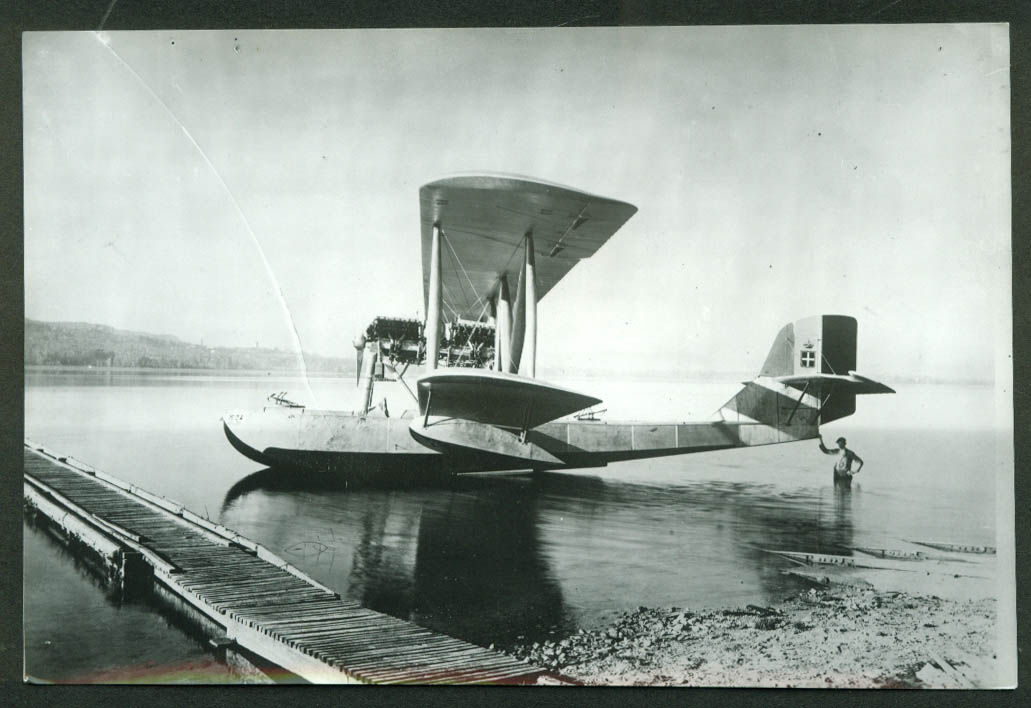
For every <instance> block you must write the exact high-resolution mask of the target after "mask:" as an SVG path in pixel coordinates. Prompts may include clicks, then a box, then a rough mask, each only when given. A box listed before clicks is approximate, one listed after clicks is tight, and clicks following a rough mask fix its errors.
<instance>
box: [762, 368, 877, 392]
mask: <svg viewBox="0 0 1031 708" xmlns="http://www.w3.org/2000/svg"><path fill="white" fill-rule="evenodd" d="M775 380H776V381H779V382H780V383H782V384H785V385H787V386H792V387H794V388H797V389H804V388H806V387H807V386H811V385H813V384H823V385H827V386H834V387H836V388H838V389H839V390H843V391H848V392H849V393H854V394H862V393H895V389H893V388H891V387H889V386H885V385H884V384H882V383H881V382H879V381H874V380H873V379H868V378H866V377H865V376H860V375H859V374H857V373H856V372H854V371H850V372H849V373H848V375H844V376H843V375H841V374H804V375H801V376H777V377H776V379H775Z"/></svg>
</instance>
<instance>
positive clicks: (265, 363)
mask: <svg viewBox="0 0 1031 708" xmlns="http://www.w3.org/2000/svg"><path fill="white" fill-rule="evenodd" d="M304 361H305V364H306V366H307V367H308V370H309V371H323V372H330V371H332V372H343V371H353V370H354V361H353V360H348V359H342V358H337V357H324V356H318V355H315V354H305V355H304ZM25 364H26V365H33V364H57V365H63V366H97V367H114V366H125V367H137V368H147V369H257V370H277V371H297V370H299V366H298V362H297V357H296V355H295V354H294V353H293V352H288V351H283V350H281V349H265V348H258V347H206V346H204V345H202V344H191V343H189V342H184V341H182V340H181V339H179V338H177V337H172V336H169V335H167V334H148V333H146V332H130V331H127V330H122V329H115V328H114V327H109V326H107V325H98V324H88V323H85V322H40V321H38V320H30V319H28V318H25Z"/></svg>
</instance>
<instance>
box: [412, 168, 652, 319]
mask: <svg viewBox="0 0 1031 708" xmlns="http://www.w3.org/2000/svg"><path fill="white" fill-rule="evenodd" d="M419 204H420V211H421V219H422V266H423V269H422V272H423V298H424V300H423V302H424V303H427V307H428V302H429V282H430V254H431V243H432V240H431V239H432V233H433V226H434V225H437V226H438V227H439V228H440V232H441V236H442V243H441V254H440V257H441V290H442V292H441V295H442V300H443V314H444V316H445V317H448V318H449V319H458V318H461V319H466V320H482V319H483V318H484V315H485V313H488V303H489V301H490V299H491V297H492V296H493V294H494V293H495V291H496V289H497V288H498V284H499V282H501V280H502V277H503V276H506V277H507V282H508V283H509V284H510V286H512V287H515V285H516V283H517V280H518V277H519V273H520V270H521V267H522V265H523V261H522V258H521V250H520V249H521V248H522V247H523V243H524V236H525V235H526V234H527V233H531V234H532V235H533V240H534V254H535V256H536V283H537V299H538V300H540V298H542V297H544V295H546V294H547V293H548V291H549V290H551V288H553V287H554V286H555V284H556V283H558V281H559V280H561V279H562V278H563V277H564V276H565V275H566V273H568V272H569V271H570V269H572V268H573V266H575V265H576V264H577V263H578V262H579V261H580V260H581V259H583V258H587V257H589V256H591V255H593V254H594V253H595V252H596V251H597V250H598V249H599V248H601V246H602V245H603V244H604V243H605V242H606V241H607V240H608V239H609V237H611V236H612V234H614V233H615V232H616V231H618V230H619V228H620V227H621V226H623V224H624V223H626V221H627V220H628V219H629V218H630V217H631V216H633V215H634V214H635V213H636V212H637V207H635V206H633V205H632V204H627V203H626V202H620V201H616V200H614V199H607V198H605V197H598V196H594V195H592V194H587V193H585V192H580V191H577V190H575V189H570V188H569V187H562V186H560V185H557V184H551V183H549V182H542V181H539V180H533V179H529V178H525V177H516V176H511V175H496V174H495V175H492V174H476V175H462V176H456V177H448V178H445V179H441V180H438V181H436V182H430V183H429V184H427V185H424V186H423V187H422V188H421V189H420V190H419Z"/></svg>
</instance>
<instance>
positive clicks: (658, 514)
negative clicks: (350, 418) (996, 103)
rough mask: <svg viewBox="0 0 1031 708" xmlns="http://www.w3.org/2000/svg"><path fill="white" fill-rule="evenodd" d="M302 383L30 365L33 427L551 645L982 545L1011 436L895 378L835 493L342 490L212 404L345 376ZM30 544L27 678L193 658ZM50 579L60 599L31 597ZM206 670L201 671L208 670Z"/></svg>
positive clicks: (806, 467) (612, 387)
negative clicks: (239, 445)
mask: <svg viewBox="0 0 1031 708" xmlns="http://www.w3.org/2000/svg"><path fill="white" fill-rule="evenodd" d="M556 383H560V384H563V383H565V384H567V385H569V386H571V387H573V388H577V389H579V390H583V391H587V392H591V393H596V394H597V395H598V396H599V397H602V398H604V399H605V401H606V406H607V407H608V408H609V413H608V414H606V417H608V418H610V419H613V420H615V419H628V418H629V419H640V418H653V419H654V418H658V419H696V420H697V419H705V418H706V417H707V416H708V414H709V413H710V412H711V411H713V410H715V409H716V408H717V407H718V405H719V404H720V403H722V402H723V401H724V400H726V399H727V398H729V397H730V395H732V394H733V392H734V390H735V385H734V383H733V382H731V383H729V384H726V385H723V384H719V385H717V384H709V383H697V382H686V383H685V382H668V381H650V382H618V383H612V382H603V381H588V380H584V381H556ZM311 388H312V392H311V393H309V392H307V391H306V390H305V387H304V386H303V384H301V383H299V382H298V381H296V380H289V379H281V378H276V377H274V376H265V377H261V376H225V377H217V376H197V375H187V376H181V375H172V374H157V373H154V374H145V375H141V374H117V373H81V372H80V373H56V372H47V373H33V372H29V373H27V375H26V423H25V430H26V435H27V436H28V437H30V438H32V439H33V440H35V441H37V442H40V443H43V444H45V445H47V446H48V447H51V448H53V449H55V450H58V451H61V452H63V453H67V454H70V455H73V456H75V457H77V458H79V459H81V460H83V461H85V462H88V463H90V464H93V465H95V466H97V467H99V468H101V469H104V470H105V471H107V472H109V473H111V474H114V475H116V476H118V477H121V478H122V479H125V480H128V481H131V482H133V483H136V484H138V485H140V486H142V487H144V488H146V489H148V490H150V491H153V492H157V493H159V494H162V495H164V496H166V497H169V498H171V499H175V500H176V501H179V502H182V503H184V504H185V505H186V506H188V507H189V508H191V509H193V510H195V511H197V512H198V513H200V514H206V515H207V516H209V517H210V518H211V519H212V520H218V521H220V522H221V523H224V524H226V525H227V526H229V527H230V528H233V529H236V530H237V531H240V532H241V533H243V534H244V535H246V536H248V537H250V538H252V539H254V540H256V541H258V542H259V543H262V544H264V545H265V546H267V547H269V548H270V549H271V550H273V551H274V552H275V553H277V554H279V555H281V556H282V557H284V558H286V559H287V560H289V561H291V562H292V563H294V564H295V565H297V566H299V567H300V568H302V569H303V570H305V571H306V572H308V573H309V574H311V575H312V576H313V577H315V578H317V579H318V580H320V581H321V582H323V583H325V584H327V585H329V586H331V587H333V588H335V589H336V590H338V591H339V592H340V593H341V595H342V596H344V597H347V598H353V599H356V600H359V601H361V602H362V603H364V604H365V605H367V606H368V607H371V608H374V609H377V610H380V611H383V612H387V613H389V614H392V615H396V616H398V617H402V618H405V619H411V620H413V621H415V622H418V623H420V624H423V625H425V626H428V627H432V628H434V629H437V630H440V631H443V632H446V633H448V634H451V635H453V636H457V637H461V638H463V639H467V640H469V641H473V642H476V643H480V644H484V645H486V644H490V643H496V644H499V645H506V644H511V643H514V642H518V641H523V640H535V639H538V638H542V637H553V636H560V635H562V634H566V633H569V632H572V631H575V630H576V629H577V628H579V627H593V626H598V625H601V624H604V623H606V622H607V621H610V620H611V619H613V618H614V617H615V616H616V615H618V614H619V613H621V612H622V611H624V610H626V609H630V608H634V607H636V606H638V605H648V606H670V605H677V606H681V607H704V606H725V605H740V604H745V603H757V604H768V603H771V602H773V601H776V600H778V599H780V598H782V597H784V596H786V595H789V594H792V593H793V592H796V591H797V590H799V589H800V588H801V586H800V585H798V584H797V582H798V581H795V580H792V579H790V578H788V577H786V576H784V575H783V574H782V573H781V572H780V571H781V570H782V569H783V568H784V562H783V561H780V560H778V559H777V558H776V557H773V556H771V555H770V554H767V553H764V552H763V550H762V549H764V548H780V549H789V550H807V551H827V552H843V551H844V550H845V549H844V547H847V546H850V545H871V546H881V547H884V546H896V547H897V546H899V544H900V543H901V542H902V541H901V540H902V539H927V540H945V541H957V542H963V543H971V544H988V545H994V544H996V538H995V486H994V482H993V480H994V475H995V468H996V464H997V461H998V460H1000V459H1004V456H1003V457H999V456H998V455H997V446H998V445H1000V444H1004V443H1005V440H1001V438H1000V436H999V435H997V433H996V432H995V431H996V428H995V427H994V420H995V417H994V416H995V412H994V408H993V405H994V395H993V391H992V389H990V388H978V387H958V386H949V387H945V386H909V387H906V386H899V387H897V388H898V390H899V394H898V395H897V396H880V397H875V396H868V397H865V398H863V399H860V406H859V407H860V412H859V413H858V414H857V415H856V416H855V417H853V418H850V419H845V420H843V421H839V422H837V423H835V424H833V425H831V426H828V427H827V428H826V429H825V431H824V432H825V436H826V437H827V438H828V439H833V438H834V437H837V435H838V434H845V435H847V436H848V438H849V442H850V446H851V447H853V448H854V449H856V451H857V452H859V454H860V455H861V456H862V457H863V458H864V459H865V460H866V466H865V467H864V469H863V472H862V474H861V475H860V477H858V478H857V480H856V481H855V482H854V483H853V488H852V490H851V491H850V492H848V491H845V492H842V491H840V490H836V489H835V488H834V487H833V485H832V484H831V465H832V463H833V458H831V457H825V456H824V455H822V454H820V453H819V451H818V450H816V446H815V445H814V444H812V443H795V444H789V445H780V446H774V447H767V448H754V449H747V450H734V451H724V452H712V453H703V454H698V455H688V456H683V457H674V458H667V459H660V460H653V461H644V462H634V463H620V464H615V465H611V466H609V467H607V468H603V469H598V470H584V471H582V472H578V473H571V474H557V473H555V474H544V475H539V476H534V477H531V476H523V475H514V476H500V477H499V476H491V477H483V476H477V477H461V478H457V479H455V480H454V481H452V482H451V483H449V484H446V485H438V486H434V487H431V486H426V487H417V488H403V489H398V488H394V489H375V488H366V489H343V488H341V487H340V486H339V485H337V484H333V483H330V482H327V480H324V479H323V480H319V479H312V478H310V477H309V478H306V477H305V476H303V475H297V474H293V473H287V472H281V471H276V470H266V469H261V468H260V467H259V466H257V465H256V464H255V463H253V462H251V461H249V460H247V459H246V458H243V457H242V456H240V455H239V454H237V453H236V452H235V451H234V450H233V449H232V448H231V447H230V446H229V444H228V443H227V442H226V441H225V439H224V437H223V435H222V431H221V424H220V423H219V417H220V416H221V415H222V413H223V412H225V411H227V410H230V409H233V408H249V407H257V406H260V405H261V404H262V403H263V401H264V397H265V395H266V394H267V393H269V392H271V391H281V390H288V391H290V392H291V395H292V396H293V395H294V392H295V391H296V392H297V394H296V397H297V398H298V399H301V400H311V396H312V395H314V396H316V397H317V400H318V403H319V404H320V405H323V406H326V407H343V408H350V407H351V402H352V398H353V396H354V383H353V380H351V379H350V378H345V379H322V380H316V381H313V382H312V385H311ZM378 390H380V389H378ZM382 390H383V391H385V392H386V393H387V395H388V398H390V408H391V410H392V411H400V410H403V409H404V408H405V407H410V406H411V403H410V401H406V400H404V394H403V392H400V391H398V390H389V391H388V390H387V389H386V387H384V388H383V389H382ZM26 533H27V535H26V566H25V573H26V577H25V587H26V590H27V602H26V610H25V612H26V614H25V625H26V644H27V646H26V657H27V661H28V662H29V664H28V668H29V672H30V673H32V674H33V675H35V676H39V677H42V678H54V679H71V678H77V677H83V676H88V675H103V672H104V671H107V670H110V668H111V667H112V666H138V665H145V664H146V662H155V663H162V662H164V663H167V664H170V665H171V664H176V663H177V662H178V663H179V664H189V663H190V662H195V661H203V660H204V659H203V658H202V657H201V654H203V651H204V650H203V648H201V646H200V644H198V642H197V641H196V640H192V639H190V638H188V637H186V636H185V635H183V634H182V633H181V632H178V631H177V630H170V629H168V628H167V627H166V626H165V625H164V624H162V622H161V621H160V620H155V619H154V618H153V616H151V617H150V618H148V617H147V612H146V608H140V607H138V606H131V607H125V606H119V605H118V604H117V603H116V602H115V601H113V600H107V599H105V597H106V596H105V594H104V592H103V591H102V590H101V589H99V588H98V587H96V586H95V585H94V584H93V583H92V582H91V581H89V580H87V579H86V578H87V574H85V573H84V572H79V571H76V570H74V569H71V570H70V568H72V567H73V564H71V561H70V560H69V559H68V558H67V557H64V556H62V553H61V552H60V551H57V550H55V549H54V548H53V547H52V546H53V543H52V542H51V541H49V540H48V539H46V538H44V537H43V536H41V535H40V533H39V532H38V531H35V530H32V529H29V530H28V531H27V532H26ZM845 552H847V551H845ZM57 585H62V586H66V587H65V589H64V590H62V591H61V592H53V593H51V592H46V591H45V589H46V588H49V587H53V586H57ZM73 586H74V587H75V588H77V589H76V590H75V591H74V592H73V591H72V590H70V589H69V588H72V587H73ZM79 586H81V587H79ZM40 589H43V590H44V591H42V592H37V590H40ZM30 590H31V592H29V591H30ZM29 595H31V596H32V601H31V602H29V601H28V596H29ZM55 617H60V622H59V623H56V622H55ZM166 624H167V623H166ZM112 627H122V630H120V631H119V633H118V634H117V635H116V636H117V637H118V641H116V642H110V641H99V640H98V641H97V642H93V643H90V642H88V641H86V642H84V640H83V637H90V636H93V637H104V636H110V633H111V631H112V630H111V628H112ZM44 636H45V637H46V639H45V640H43V639H41V638H42V637H44ZM41 641H49V642H50V644H47V645H45V649H43V648H42V647H43V646H44V645H38V646H37V643H38V642H41ZM133 662H135V663H133ZM212 671H213V672H214V673H213V674H212V677H211V678H210V679H209V680H221V678H220V675H219V674H218V672H217V670H216V669H213V670H212Z"/></svg>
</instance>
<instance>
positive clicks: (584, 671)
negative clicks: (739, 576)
mask: <svg viewBox="0 0 1031 708" xmlns="http://www.w3.org/2000/svg"><path fill="white" fill-rule="evenodd" d="M996 617H997V613H996V601H995V600H993V599H974V600H949V599H943V598H939V597H936V596H933V595H916V594H907V593H903V592H885V591H877V590H873V589H863V588H849V587H841V588H839V587H835V588H833V589H827V590H822V589H821V590H817V589H811V590H808V591H805V592H801V593H799V594H798V595H796V596H793V597H791V598H788V599H786V600H785V601H784V602H782V603H779V604H778V606H776V607H758V606H755V605H748V606H747V607H745V608H742V609H721V610H699V611H692V610H689V609H682V608H676V607H674V608H669V609H665V610H662V609H650V608H645V607H639V608H638V609H637V610H636V611H633V612H628V613H625V614H624V615H623V616H622V617H621V618H620V619H619V620H617V621H616V622H615V623H613V624H612V625H610V626H608V627H604V628H601V629H597V630H583V629H581V630H580V631H579V632H577V633H576V634H574V635H572V636H570V637H567V638H565V639H562V640H560V641H547V642H538V643H535V644H532V645H518V646H515V647H512V648H511V649H510V650H509V653H510V654H512V655H513V656H516V657H518V658H520V659H524V660H527V661H530V662H532V663H535V664H537V665H540V666H545V667H547V668H549V669H551V670H553V671H555V672H557V673H559V674H562V675H563V676H567V677H569V678H572V679H575V680H576V681H579V682H581V683H584V684H589V685H634V686H642V685H643V686H765V687H789V686H790V687H811V688H816V687H818V688H832V687H837V688H974V687H989V686H992V685H996V684H994V678H995V664H996V662H995V657H994V652H995V627H996Z"/></svg>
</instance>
